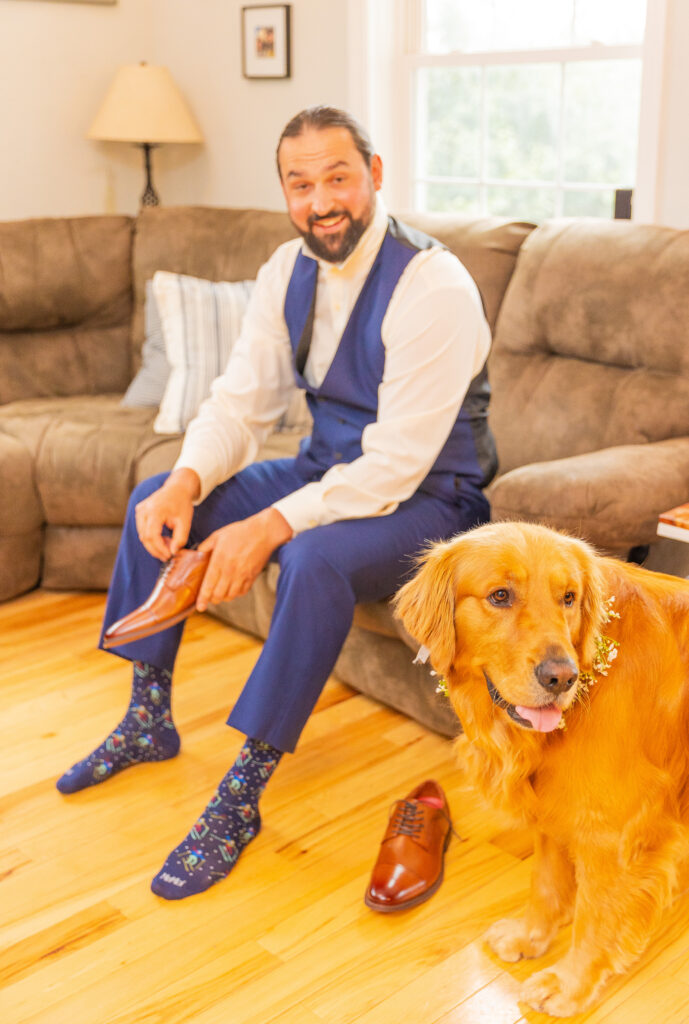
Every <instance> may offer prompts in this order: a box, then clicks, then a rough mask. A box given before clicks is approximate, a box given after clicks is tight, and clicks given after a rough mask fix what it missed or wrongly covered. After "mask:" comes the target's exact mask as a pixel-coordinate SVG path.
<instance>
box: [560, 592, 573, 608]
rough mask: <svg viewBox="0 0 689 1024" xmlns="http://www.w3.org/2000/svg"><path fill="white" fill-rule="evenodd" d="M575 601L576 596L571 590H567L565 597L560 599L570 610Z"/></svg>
mask: <svg viewBox="0 0 689 1024" xmlns="http://www.w3.org/2000/svg"><path fill="white" fill-rule="evenodd" d="M576 599H577V595H576V594H575V593H574V591H573V590H568V591H567V593H566V594H565V596H564V597H563V598H562V601H563V603H564V604H565V606H566V607H567V608H571V607H572V605H573V604H574V602H575V601H576Z"/></svg>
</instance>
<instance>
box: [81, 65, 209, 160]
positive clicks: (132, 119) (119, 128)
mask: <svg viewBox="0 0 689 1024" xmlns="http://www.w3.org/2000/svg"><path fill="white" fill-rule="evenodd" d="M88 138H89V139H100V140H103V141H107V142H139V143H141V142H155V143H158V142H202V141H203V136H202V135H201V131H200V129H199V126H198V125H197V123H196V121H195V120H194V117H193V115H192V113H191V111H190V110H189V107H188V106H187V104H186V101H185V100H184V97H183V96H182V94H181V93H180V91H179V89H178V88H177V86H176V85H175V83H174V81H173V78H172V75H171V74H170V72H169V71H168V69H167V68H164V67H155V66H154V65H151V64H128V65H126V66H125V67H122V68H120V69H119V71H118V72H117V74H116V75H115V77H114V79H113V80H112V83H111V85H110V88H109V89H108V91H107V93H106V94H105V99H104V100H103V102H102V104H101V107H100V110H99V111H98V113H97V114H96V118H95V120H94V122H93V124H92V125H91V128H90V129H89V132H88Z"/></svg>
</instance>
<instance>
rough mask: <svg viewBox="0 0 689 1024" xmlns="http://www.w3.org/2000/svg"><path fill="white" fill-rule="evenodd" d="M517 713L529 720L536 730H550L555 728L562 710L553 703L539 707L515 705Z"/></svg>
mask: <svg viewBox="0 0 689 1024" xmlns="http://www.w3.org/2000/svg"><path fill="white" fill-rule="evenodd" d="M516 711H517V714H518V715H519V716H520V717H521V718H524V719H526V721H527V722H531V725H532V726H533V727H534V729H536V730H537V731H538V732H552V731H553V729H557V727H558V725H559V724H560V719H561V718H562V711H561V710H560V708H558V707H556V706H555V704H548V705H546V707H541V708H523V707H519V706H517V708H516Z"/></svg>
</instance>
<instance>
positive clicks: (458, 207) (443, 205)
mask: <svg viewBox="0 0 689 1024" xmlns="http://www.w3.org/2000/svg"><path fill="white" fill-rule="evenodd" d="M416 192H417V204H418V205H417V209H419V210H439V211H442V212H454V213H466V214H471V215H472V216H476V215H478V214H480V212H481V202H480V195H479V188H478V185H444V184H438V183H436V182H424V181H421V182H418V183H417V186H416Z"/></svg>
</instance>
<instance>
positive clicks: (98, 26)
mask: <svg viewBox="0 0 689 1024" xmlns="http://www.w3.org/2000/svg"><path fill="white" fill-rule="evenodd" d="M152 25H153V23H152V0H119V2H118V4H117V5H115V6H112V7H111V6H99V5H96V4H72V3H44V2H41V0H0V129H1V135H0V138H1V139H2V141H1V143H0V219H3V220H10V219H14V218H17V217H35V216H44V215H46V216H50V215H63V214H82V213H103V212H105V211H113V210H129V209H136V198H135V197H136V195H137V189H138V191H139V192H141V191H142V190H143V189H142V187H141V178H142V171H141V167H140V164H141V155H140V153H139V152H138V151H136V150H134V148H133V147H128V146H116V147H114V148H115V150H116V152H115V153H114V154H112V156H111V155H110V154H109V152H108V151H109V150H110V149H111V148H112V146H105V145H103V144H100V143H93V142H89V141H87V140H86V139H85V137H84V136H85V134H86V132H87V130H88V128H89V125H90V122H91V120H92V119H93V117H94V115H95V113H96V109H97V107H98V103H99V102H100V99H101V98H102V96H103V94H104V93H105V90H106V88H107V86H108V83H109V81H110V78H111V77H112V73H113V71H114V70H115V68H117V67H118V66H119V65H120V64H125V63H136V62H138V61H139V60H144V59H146V56H147V50H148V49H149V47H150V40H151V36H152Z"/></svg>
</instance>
